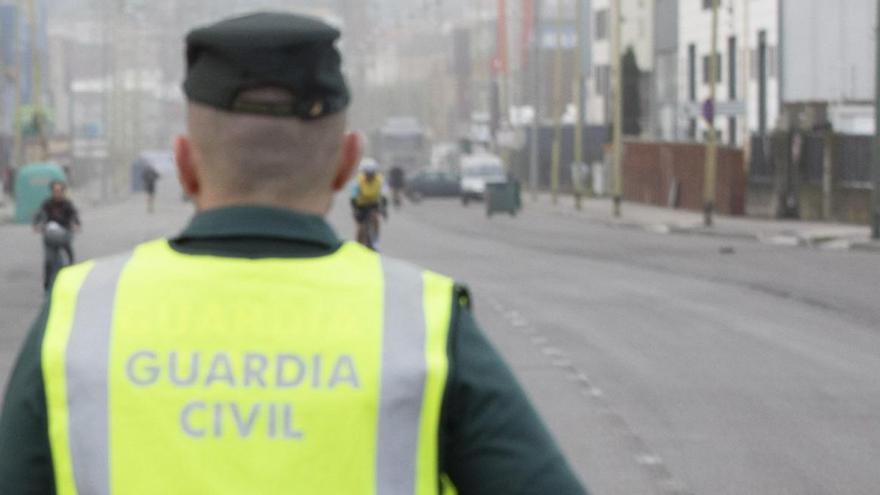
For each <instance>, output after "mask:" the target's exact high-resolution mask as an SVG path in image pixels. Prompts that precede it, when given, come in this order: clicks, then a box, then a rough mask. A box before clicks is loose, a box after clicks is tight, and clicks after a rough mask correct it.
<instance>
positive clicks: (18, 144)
mask: <svg viewBox="0 0 880 495" xmlns="http://www.w3.org/2000/svg"><path fill="white" fill-rule="evenodd" d="M16 7H19V8H20V5H18V4H16ZM20 26H21V22H20V21H19V20H18V19H16V22H15V26H14V27H13V36H14V46H15V49H14V50H15V88H14V90H15V95H14V100H13V101H14V103H13V106H12V112H13V113H12V166H13V168H18V167H21V166H22V165H23V163H22V162H23V160H22V148H23V143H22V141H23V136H22V135H21V132H22V129H21V125H19V124H20V123H19V122H18V117H19V115H21V104H22V101H21V89H22V88H21V75H22V74H21V70H22V62H23V60H24V46H23V45H22V43H21V33H20V32H19V28H20Z"/></svg>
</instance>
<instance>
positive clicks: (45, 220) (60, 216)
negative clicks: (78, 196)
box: [33, 180, 81, 290]
mask: <svg viewBox="0 0 880 495" xmlns="http://www.w3.org/2000/svg"><path fill="white" fill-rule="evenodd" d="M49 187H50V189H51V191H52V195H51V196H50V197H49V199H47V200H46V201H44V202H43V204H42V206H40V209H39V210H38V211H37V213H36V215H34V221H33V226H34V231H36V232H38V233H41V234H43V254H44V256H43V288H44V289H46V290H48V289H49V286H50V285H51V282H52V279H53V278H54V277H55V272H57V271H58V270H59V269H60V268H61V266H58V265H59V263H60V262H61V260H60V259H59V250H61V251H64V252H65V253H66V254H67V263H64V264H73V263H74V259H75V258H74V255H73V242H72V241H73V238H72V235H71V234H72V233H73V232H76V231H78V230H79V229H80V228H81V224H80V220H79V212H77V210H76V207H75V206H74V205H73V202H72V201H70V199H68V198H67V185H66V184H65V183H64V182H62V181H60V180H55V181H52V183H51V184H50V185H49Z"/></svg>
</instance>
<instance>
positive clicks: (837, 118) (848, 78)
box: [781, 0, 877, 134]
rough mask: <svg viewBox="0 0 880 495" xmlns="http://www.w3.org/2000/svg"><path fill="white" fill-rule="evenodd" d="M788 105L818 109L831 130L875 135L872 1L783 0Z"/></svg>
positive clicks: (783, 55)
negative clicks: (826, 118) (815, 107)
mask: <svg viewBox="0 0 880 495" xmlns="http://www.w3.org/2000/svg"><path fill="white" fill-rule="evenodd" d="M782 8H783V36H782V51H781V53H782V74H783V91H782V94H783V98H784V102H785V104H786V105H787V106H796V105H817V104H818V105H820V106H824V107H825V110H826V111H827V116H828V119H829V121H830V123H831V125H832V126H833V128H834V129H835V130H838V131H840V132H844V133H851V134H873V132H874V81H875V77H876V75H875V64H874V60H875V58H874V53H875V45H874V43H875V24H876V19H877V15H876V14H877V2H876V1H875V0H846V1H837V2H829V1H828V0H783V1H782Z"/></svg>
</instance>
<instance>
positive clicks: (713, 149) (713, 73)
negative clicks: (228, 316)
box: [703, 0, 719, 227]
mask: <svg viewBox="0 0 880 495" xmlns="http://www.w3.org/2000/svg"><path fill="white" fill-rule="evenodd" d="M711 1H712V49H711V51H710V52H709V105H708V106H709V108H708V109H707V110H708V111H707V112H706V114H707V115H705V116H704V117H706V120H707V122H708V124H709V142H708V143H707V146H706V170H705V173H704V178H705V182H704V183H703V224H704V225H705V226H706V227H711V226H712V215H713V214H714V210H715V189H716V176H717V169H718V134H717V131H716V129H715V96H716V91H717V89H718V88H717V86H718V68H719V67H718V0H711Z"/></svg>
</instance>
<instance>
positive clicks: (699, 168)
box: [623, 141, 746, 215]
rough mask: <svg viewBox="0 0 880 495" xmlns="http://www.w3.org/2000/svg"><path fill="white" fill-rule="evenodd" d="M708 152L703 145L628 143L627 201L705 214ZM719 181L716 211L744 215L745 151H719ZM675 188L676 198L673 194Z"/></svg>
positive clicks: (625, 154)
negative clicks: (706, 153)
mask: <svg viewBox="0 0 880 495" xmlns="http://www.w3.org/2000/svg"><path fill="white" fill-rule="evenodd" d="M705 152H706V148H705V146H704V145H702V144H691V143H653V142H644V141H630V142H627V143H626V144H625V148H624V156H623V195H624V199H626V200H627V201H635V202H639V203H647V204H653V205H659V206H672V207H677V208H684V209H689V210H697V211H702V209H703V181H704V176H703V172H704V168H705ZM717 178H718V180H717V193H716V194H717V196H716V206H715V208H716V211H717V212H718V213H722V214H725V215H743V214H745V195H746V175H745V171H744V167H743V153H742V150H739V149H733V148H724V147H722V148H719V149H718V175H717ZM676 185H677V187H678V194H677V197H676V196H675V195H674V194H673V191H674V188H675V187H676Z"/></svg>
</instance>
